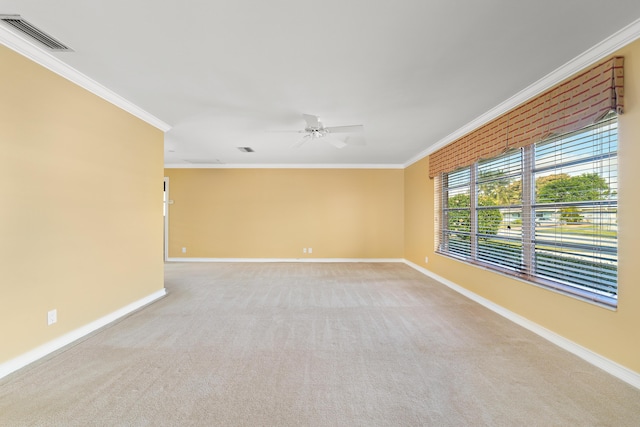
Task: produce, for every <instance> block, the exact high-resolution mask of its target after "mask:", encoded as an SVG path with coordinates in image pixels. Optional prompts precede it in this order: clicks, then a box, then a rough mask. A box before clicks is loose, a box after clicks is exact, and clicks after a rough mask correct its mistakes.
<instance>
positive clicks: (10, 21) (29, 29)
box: [0, 15, 73, 52]
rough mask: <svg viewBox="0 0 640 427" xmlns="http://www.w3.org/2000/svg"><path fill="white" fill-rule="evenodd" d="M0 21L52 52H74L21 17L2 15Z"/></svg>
mask: <svg viewBox="0 0 640 427" xmlns="http://www.w3.org/2000/svg"><path fill="white" fill-rule="evenodd" d="M0 21H2V22H5V23H6V24H7V25H11V26H12V27H13V28H15V29H16V30H18V31H20V32H21V33H22V34H24V35H26V36H29V37H30V38H31V39H33V40H36V41H37V42H39V43H41V44H43V45H45V46H46V47H47V48H49V49H50V50H55V51H64V52H73V50H72V49H71V48H70V47H68V46H66V45H64V44H62V43H60V42H59V41H58V40H56V39H54V38H53V37H51V36H50V35H49V34H47V33H45V32H44V31H42V30H40V29H38V28H36V27H35V26H33V25H32V24H30V23H29V22H27V21H25V20H24V19H22V17H20V15H0Z"/></svg>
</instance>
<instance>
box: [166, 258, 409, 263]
mask: <svg viewBox="0 0 640 427" xmlns="http://www.w3.org/2000/svg"><path fill="white" fill-rule="evenodd" d="M167 262H404V259H402V258H167Z"/></svg>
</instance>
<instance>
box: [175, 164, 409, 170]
mask: <svg viewBox="0 0 640 427" xmlns="http://www.w3.org/2000/svg"><path fill="white" fill-rule="evenodd" d="M164 168H165V169H404V168H405V166H404V165H398V164H388V165H386V164H378V163H376V164H367V163H344V164H339V163H335V164H326V163H321V164H314V163H296V164H285V163H280V164H279V163H274V164H265V163H258V164H247V163H228V164H227V163H224V164H220V163H206V164H191V163H167V164H165V165H164Z"/></svg>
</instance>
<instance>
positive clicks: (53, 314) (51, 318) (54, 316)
mask: <svg viewBox="0 0 640 427" xmlns="http://www.w3.org/2000/svg"><path fill="white" fill-rule="evenodd" d="M57 321H58V310H51V311H49V312H47V325H49V326H50V325H53V324H54V323H56V322H57Z"/></svg>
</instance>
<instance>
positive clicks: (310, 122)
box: [302, 114, 320, 128]
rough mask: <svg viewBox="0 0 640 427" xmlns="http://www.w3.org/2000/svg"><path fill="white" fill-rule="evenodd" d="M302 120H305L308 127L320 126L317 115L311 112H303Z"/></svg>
mask: <svg viewBox="0 0 640 427" xmlns="http://www.w3.org/2000/svg"><path fill="white" fill-rule="evenodd" d="M302 117H304V120H305V121H306V122H307V127H308V128H319V127H320V119H319V118H318V116H313V115H311V114H303V115H302Z"/></svg>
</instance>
